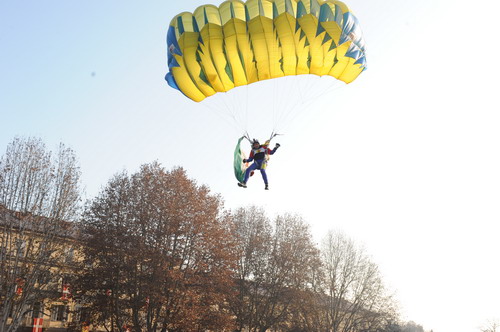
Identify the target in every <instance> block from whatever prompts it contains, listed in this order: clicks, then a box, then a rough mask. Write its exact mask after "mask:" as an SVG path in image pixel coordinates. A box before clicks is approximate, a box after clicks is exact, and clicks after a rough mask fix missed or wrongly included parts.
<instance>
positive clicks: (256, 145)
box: [252, 138, 260, 149]
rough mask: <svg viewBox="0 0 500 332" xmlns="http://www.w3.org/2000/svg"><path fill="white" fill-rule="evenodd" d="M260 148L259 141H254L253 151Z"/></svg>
mask: <svg viewBox="0 0 500 332" xmlns="http://www.w3.org/2000/svg"><path fill="white" fill-rule="evenodd" d="M259 147H260V143H259V141H258V140H256V139H255V138H254V139H253V141H252V149H258V148H259Z"/></svg>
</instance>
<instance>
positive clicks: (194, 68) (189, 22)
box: [166, 0, 366, 102]
mask: <svg viewBox="0 0 500 332" xmlns="http://www.w3.org/2000/svg"><path fill="white" fill-rule="evenodd" d="M167 45H168V52H169V53H168V67H169V73H168V74H167V76H166V80H167V82H168V83H169V85H170V86H172V87H173V88H175V89H178V90H180V91H181V92H182V93H183V94H185V95H186V96H187V97H189V98H191V99H192V100H194V101H197V102H199V101H202V100H203V99H205V98H206V97H209V96H211V95H213V94H215V93H217V92H226V91H229V90H231V89H233V88H234V87H238V86H242V85H247V84H251V83H254V82H257V81H262V80H267V79H272V78H278V77H283V76H290V75H301V74H314V75H318V76H324V75H329V76H332V77H335V78H337V79H339V80H341V81H344V82H345V83H350V82H352V81H353V80H355V79H356V77H357V76H358V75H359V74H360V73H361V72H362V71H363V70H364V69H365V68H366V60H365V46H364V40H363V37H362V34H361V31H360V28H359V24H358V20H357V19H356V17H355V16H354V15H353V14H352V12H351V11H350V10H349V8H348V7H347V6H346V5H345V4H344V3H342V2H340V1H336V0H327V1H321V0H248V1H246V2H242V1H239V0H229V1H225V2H224V3H222V4H221V5H220V6H219V7H218V8H217V7H215V6H213V5H205V6H201V7H198V8H197V9H196V10H195V11H194V13H188V12H184V13H181V14H179V15H177V16H176V17H174V19H173V20H172V22H171V23H170V26H169V30H168V34H167Z"/></svg>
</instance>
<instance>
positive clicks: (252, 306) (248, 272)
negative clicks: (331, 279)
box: [233, 207, 319, 332]
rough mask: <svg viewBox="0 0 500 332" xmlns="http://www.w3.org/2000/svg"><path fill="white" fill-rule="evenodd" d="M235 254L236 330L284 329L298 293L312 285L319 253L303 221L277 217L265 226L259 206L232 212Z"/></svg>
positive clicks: (263, 215) (297, 300)
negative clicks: (236, 277) (235, 238)
mask: <svg viewBox="0 0 500 332" xmlns="http://www.w3.org/2000/svg"><path fill="white" fill-rule="evenodd" d="M234 223H235V233H236V234H237V238H238V246H239V247H238V249H239V253H240V258H239V264H238V269H237V275H238V294H239V298H238V302H236V303H234V304H233V310H234V313H235V315H236V317H237V322H238V329H239V330H240V331H241V330H243V329H244V328H246V329H249V330H250V331H261V332H263V331H266V330H268V329H270V328H279V327H282V328H288V325H289V321H290V317H291V313H292V308H293V307H294V306H298V305H299V303H298V302H299V301H300V296H299V295H301V292H305V291H306V290H309V289H311V288H313V287H314V278H313V275H314V272H313V271H314V270H315V269H317V267H318V266H319V252H318V250H317V248H316V247H315V246H314V243H313V242H312V239H311V235H310V232H309V227H308V225H307V224H306V223H305V222H304V221H303V220H302V219H301V218H300V217H298V216H293V215H284V216H279V217H277V218H276V219H275V220H274V223H273V224H271V222H270V220H269V219H268V218H267V217H266V216H265V213H264V211H263V210H262V209H259V208H256V207H250V208H248V209H240V210H238V211H236V213H235V216H234Z"/></svg>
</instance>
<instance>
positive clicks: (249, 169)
mask: <svg viewBox="0 0 500 332" xmlns="http://www.w3.org/2000/svg"><path fill="white" fill-rule="evenodd" d="M256 168H257V164H255V163H253V164H252V165H250V166H249V167H248V168H247V170H246V171H245V180H243V183H247V181H248V178H249V177H250V173H251V172H252V171H253V170H255V169H256Z"/></svg>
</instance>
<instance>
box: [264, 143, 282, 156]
mask: <svg viewBox="0 0 500 332" xmlns="http://www.w3.org/2000/svg"><path fill="white" fill-rule="evenodd" d="M280 146H281V145H280V144H279V143H276V146H275V147H274V149H272V150H271V149H269V148H268V149H267V153H268V154H270V155H273V154H274V153H275V152H276V150H278V148H279V147H280Z"/></svg>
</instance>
